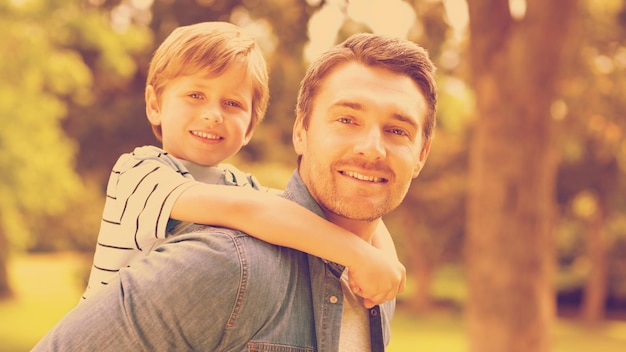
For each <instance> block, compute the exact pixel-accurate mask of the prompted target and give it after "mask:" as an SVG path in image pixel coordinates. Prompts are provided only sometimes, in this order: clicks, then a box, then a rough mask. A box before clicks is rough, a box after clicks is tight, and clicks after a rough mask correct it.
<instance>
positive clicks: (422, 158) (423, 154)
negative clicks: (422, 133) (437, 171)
mask: <svg viewBox="0 0 626 352" xmlns="http://www.w3.org/2000/svg"><path fill="white" fill-rule="evenodd" d="M431 142H432V138H430V139H429V140H427V141H426V142H425V143H424V147H423V148H422V150H421V151H420V155H419V159H418V160H417V164H416V165H415V169H413V178H416V177H417V175H419V174H420V171H422V168H424V164H425V163H426V159H427V158H428V154H429V153H430V145H431Z"/></svg>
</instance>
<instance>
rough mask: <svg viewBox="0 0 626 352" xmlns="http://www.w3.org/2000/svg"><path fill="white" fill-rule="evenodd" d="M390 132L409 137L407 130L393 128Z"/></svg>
mask: <svg viewBox="0 0 626 352" xmlns="http://www.w3.org/2000/svg"><path fill="white" fill-rule="evenodd" d="M389 132H391V133H393V134H395V135H398V136H408V135H409V134H408V133H407V132H406V131H405V130H403V129H400V128H392V129H390V130H389Z"/></svg>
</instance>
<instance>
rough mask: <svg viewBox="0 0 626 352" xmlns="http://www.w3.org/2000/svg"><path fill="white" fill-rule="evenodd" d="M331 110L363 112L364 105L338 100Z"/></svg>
mask: <svg viewBox="0 0 626 352" xmlns="http://www.w3.org/2000/svg"><path fill="white" fill-rule="evenodd" d="M330 107H331V108H341V107H344V108H350V109H353V110H363V105H361V104H359V103H357V102H353V101H349V100H338V101H336V102H334V103H333V104H332V105H331V106H330Z"/></svg>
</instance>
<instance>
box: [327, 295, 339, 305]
mask: <svg viewBox="0 0 626 352" xmlns="http://www.w3.org/2000/svg"><path fill="white" fill-rule="evenodd" d="M328 301H329V302H330V303H332V304H335V303H337V301H339V299H337V296H330V298H329V299H328Z"/></svg>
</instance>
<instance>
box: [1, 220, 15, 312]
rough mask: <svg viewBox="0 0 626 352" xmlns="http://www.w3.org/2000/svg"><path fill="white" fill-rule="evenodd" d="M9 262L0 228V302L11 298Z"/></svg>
mask: <svg viewBox="0 0 626 352" xmlns="http://www.w3.org/2000/svg"><path fill="white" fill-rule="evenodd" d="M8 260H9V241H8V240H7V238H6V236H5V234H4V230H2V228H1V227H0V300H1V299H5V298H9V297H12V296H13V291H12V290H11V286H10V285H9V273H8V270H7V262H8Z"/></svg>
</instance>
